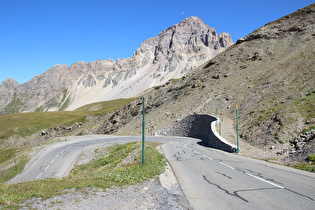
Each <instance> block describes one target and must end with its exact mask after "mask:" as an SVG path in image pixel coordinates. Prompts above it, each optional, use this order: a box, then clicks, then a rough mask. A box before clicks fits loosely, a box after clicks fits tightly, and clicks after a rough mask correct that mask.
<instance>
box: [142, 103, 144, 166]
mask: <svg viewBox="0 0 315 210" xmlns="http://www.w3.org/2000/svg"><path fill="white" fill-rule="evenodd" d="M142 104H143V108H142V110H143V114H142V116H143V120H142V165H144V160H145V159H144V156H145V155H144V154H145V150H144V147H145V145H144V139H145V133H144V131H145V121H144V119H145V105H144V97H143V102H142Z"/></svg>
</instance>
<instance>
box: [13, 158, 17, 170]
mask: <svg viewBox="0 0 315 210" xmlns="http://www.w3.org/2000/svg"><path fill="white" fill-rule="evenodd" d="M13 159H14V165H15V170H16V171H17V165H16V161H15V155H13Z"/></svg>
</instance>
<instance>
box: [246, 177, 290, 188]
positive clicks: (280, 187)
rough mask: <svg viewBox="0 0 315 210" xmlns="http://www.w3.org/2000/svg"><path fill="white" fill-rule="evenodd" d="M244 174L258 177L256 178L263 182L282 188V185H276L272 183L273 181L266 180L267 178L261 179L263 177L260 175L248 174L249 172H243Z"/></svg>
mask: <svg viewBox="0 0 315 210" xmlns="http://www.w3.org/2000/svg"><path fill="white" fill-rule="evenodd" d="M245 174H247V175H248V176H251V177H253V178H255V179H258V180H260V181H263V182H266V183H268V184H271V185H273V186H275V187H279V188H281V189H284V187H282V186H280V185H277V184H275V183H273V182H270V181H267V180H265V179H263V178H260V177H258V176H255V175H253V174H249V173H245Z"/></svg>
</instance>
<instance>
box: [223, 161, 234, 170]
mask: <svg viewBox="0 0 315 210" xmlns="http://www.w3.org/2000/svg"><path fill="white" fill-rule="evenodd" d="M219 163H220V164H221V165H224V166H226V167H228V168H230V169H233V170H235V168H234V167H232V166H229V165H227V164H225V163H222V162H219Z"/></svg>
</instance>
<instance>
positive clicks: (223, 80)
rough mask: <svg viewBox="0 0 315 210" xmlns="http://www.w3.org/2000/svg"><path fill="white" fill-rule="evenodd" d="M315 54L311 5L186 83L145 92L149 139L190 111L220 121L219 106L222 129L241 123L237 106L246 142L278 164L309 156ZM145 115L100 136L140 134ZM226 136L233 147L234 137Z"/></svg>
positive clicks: (117, 118) (113, 124) (135, 109)
mask: <svg viewBox="0 0 315 210" xmlns="http://www.w3.org/2000/svg"><path fill="white" fill-rule="evenodd" d="M314 49H315V4H312V5H310V6H308V7H306V8H303V9H300V10H298V11H297V12H295V13H292V14H290V15H287V16H285V17H283V18H280V19H279V20H276V21H274V22H271V23H268V24H266V25H265V26H263V27H261V28H259V29H257V30H255V31H254V32H253V33H251V34H249V35H247V36H246V37H244V38H243V39H240V40H238V42H237V43H236V45H233V46H231V47H229V48H228V49H227V50H225V51H224V52H222V53H221V54H220V55H218V56H216V57H215V58H213V59H211V60H210V61H208V62H207V63H205V64H204V65H201V66H199V67H198V68H196V69H194V70H193V71H191V72H189V73H188V74H187V75H186V76H184V77H182V78H181V79H179V80H177V81H175V80H172V81H169V82H168V83H166V84H165V85H162V86H158V87H156V88H155V90H153V91H151V92H150V93H147V94H145V98H146V109H147V110H146V112H147V114H146V123H147V129H148V133H155V132H156V131H158V130H160V129H163V128H165V127H168V126H170V125H172V124H174V123H175V122H177V121H179V120H180V119H183V118H184V117H185V116H187V115H189V114H192V112H196V113H200V114H212V115H216V116H218V117H219V116H220V115H219V113H220V112H219V110H220V107H222V115H221V119H223V127H224V126H225V125H226V126H227V125H228V124H225V123H227V122H234V123H235V106H236V104H238V105H239V114H240V119H239V122H240V136H241V139H242V140H244V141H245V142H247V143H250V144H251V145H253V146H256V147H260V148H264V149H266V150H265V151H267V152H269V153H270V154H271V155H272V158H283V159H285V158H287V157H288V156H289V155H290V156H289V157H292V158H293V157H297V159H305V158H307V155H308V154H312V153H313V154H314V153H315V143H314V134H315V132H314V131H313V132H309V133H305V131H307V130H312V129H314V128H315V125H314V123H315V120H314V118H315V107H314V106H315V86H314V84H315V77H314V75H315V51H314ZM221 104H222V105H221ZM140 111H141V100H139V101H135V102H133V103H131V104H129V105H128V106H126V107H124V108H122V109H120V110H119V111H117V112H116V113H115V114H114V115H112V116H110V117H109V120H108V119H106V120H105V121H104V123H103V125H101V126H100V127H99V128H98V129H96V130H95V131H94V132H95V133H113V132H116V133H118V134H132V133H138V132H141V120H142V119H141V115H140V114H141V112H140ZM234 125H235V124H234ZM223 130H224V129H223ZM230 133H232V135H230ZM222 135H223V136H225V138H227V139H228V140H229V141H231V142H234V143H235V141H236V139H235V136H234V135H233V132H229V133H224V132H223V134H222ZM307 136H308V137H307ZM269 148H277V149H275V150H270V149H269ZM243 151H244V150H243ZM269 153H268V154H269ZM266 154H267V153H266Z"/></svg>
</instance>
